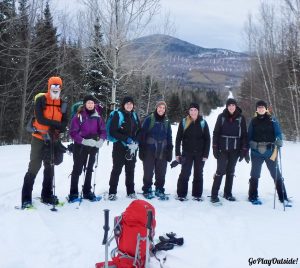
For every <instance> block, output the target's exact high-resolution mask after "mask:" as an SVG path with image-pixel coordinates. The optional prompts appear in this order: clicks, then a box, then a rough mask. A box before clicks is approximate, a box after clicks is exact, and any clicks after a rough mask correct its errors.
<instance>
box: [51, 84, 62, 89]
mask: <svg viewBox="0 0 300 268" xmlns="http://www.w3.org/2000/svg"><path fill="white" fill-rule="evenodd" d="M50 88H51V89H60V85H58V84H53V85H51V86H50Z"/></svg>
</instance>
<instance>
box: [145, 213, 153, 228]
mask: <svg viewBox="0 0 300 268" xmlns="http://www.w3.org/2000/svg"><path fill="white" fill-rule="evenodd" d="M152 219H153V214H152V210H151V209H148V210H147V225H146V227H147V229H148V230H151V223H152Z"/></svg>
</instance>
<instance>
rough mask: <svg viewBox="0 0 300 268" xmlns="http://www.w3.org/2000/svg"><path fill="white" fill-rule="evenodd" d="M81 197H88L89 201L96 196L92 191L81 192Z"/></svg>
mask: <svg viewBox="0 0 300 268" xmlns="http://www.w3.org/2000/svg"><path fill="white" fill-rule="evenodd" d="M83 199H88V200H90V201H93V200H95V199H96V196H95V194H94V193H92V192H89V193H86V194H83Z"/></svg>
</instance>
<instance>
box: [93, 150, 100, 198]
mask: <svg viewBox="0 0 300 268" xmlns="http://www.w3.org/2000/svg"><path fill="white" fill-rule="evenodd" d="M98 159H99V149H98V151H97V154H96V164H95V171H94V183H93V194H95V188H96V174H97V168H98Z"/></svg>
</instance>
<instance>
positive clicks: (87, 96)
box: [83, 95, 96, 104]
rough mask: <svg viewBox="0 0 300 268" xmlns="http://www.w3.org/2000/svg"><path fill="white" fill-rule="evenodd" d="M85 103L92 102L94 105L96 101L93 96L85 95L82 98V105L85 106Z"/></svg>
mask: <svg viewBox="0 0 300 268" xmlns="http://www.w3.org/2000/svg"><path fill="white" fill-rule="evenodd" d="M87 101H93V102H94V103H96V99H95V97H94V96H93V95H86V96H85V97H84V98H83V103H84V104H85V103H86V102H87Z"/></svg>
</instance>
